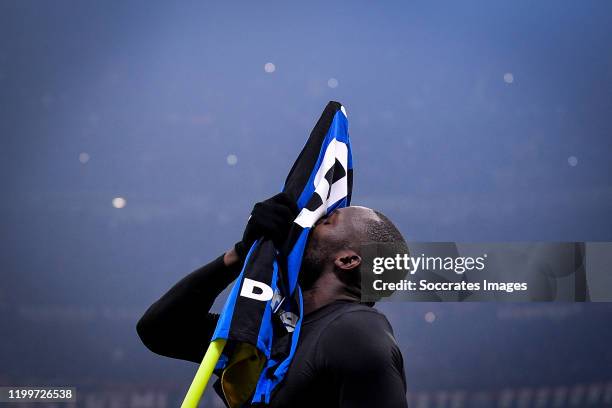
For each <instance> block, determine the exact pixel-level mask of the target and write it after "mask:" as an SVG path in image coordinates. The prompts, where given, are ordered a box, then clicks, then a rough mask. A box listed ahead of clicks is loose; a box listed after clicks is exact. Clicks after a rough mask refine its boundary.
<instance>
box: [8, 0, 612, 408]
mask: <svg viewBox="0 0 612 408" xmlns="http://www.w3.org/2000/svg"><path fill="white" fill-rule="evenodd" d="M611 21H612V3H609V2H597V1H585V2H572V1H539V2H527V1H518V2H508V1H504V2H501V1H500V2H444V3H438V2H436V3H434V2H397V3H394V2H384V3H383V2H381V3H373V2H305V3H291V4H290V3H287V2H275V1H265V2H243V3H242V2H241V3H221V2H204V1H182V2H142V1H128V2H119V1H111V2H101V1H100V2H92V1H66V0H58V1H53V2H44V1H30V0H26V1H16V0H15V1H14V0H3V1H1V2H0V135H1V142H0V143H1V148H0V180H2V200H0V208H1V212H0V240H1V242H2V248H1V249H0V278H1V282H2V283H1V284H0V385H71V386H76V387H77V389H78V395H79V403H78V406H79V407H86V408H93V407H95V408H104V407H173V406H176V405H177V401H180V400H181V398H182V396H183V394H184V391H185V390H186V388H187V386H188V384H189V382H190V381H191V378H192V376H193V374H194V372H195V369H196V366H195V365H193V364H191V363H188V362H181V361H177V360H171V359H165V358H161V357H158V356H156V355H154V354H152V353H150V352H149V351H148V350H146V349H145V348H144V346H142V344H140V342H139V340H138V338H137V336H136V332H135V322H136V320H137V319H138V318H139V316H140V315H141V314H142V312H143V311H144V310H145V309H146V307H147V306H148V305H149V304H150V303H151V302H152V301H154V300H155V299H157V297H158V296H160V295H161V294H162V293H163V292H164V291H165V290H166V289H167V288H168V287H169V286H170V285H172V284H173V283H174V282H176V281H177V280H178V279H180V278H181V277H182V276H184V275H185V274H186V273H188V272H190V271H191V270H193V269H195V268H197V267H198V266H200V265H202V264H203V263H205V262H207V261H208V260H210V259H212V258H213V257H216V256H217V255H219V254H220V253H221V252H222V251H224V250H225V249H227V248H228V247H229V246H230V245H232V244H233V243H234V242H235V241H236V240H238V239H239V238H240V236H241V233H242V228H243V226H244V223H245V221H246V218H247V217H248V212H249V210H250V208H251V206H252V204H253V203H254V202H256V201H258V200H261V199H263V198H266V197H267V196H269V195H272V194H274V193H275V192H276V191H277V190H278V189H279V188H280V187H281V185H282V182H283V177H284V175H285V173H286V171H287V170H288V168H289V166H290V165H291V163H292V161H293V160H294V158H295V156H296V154H297V152H298V151H299V149H300V148H301V146H302V144H303V143H304V141H305V140H306V136H307V135H308V133H309V131H310V129H311V128H312V126H313V125H314V123H315V121H316V119H317V118H318V115H319V114H320V112H321V110H322V109H323V107H324V106H325V104H326V103H327V101H328V100H338V101H341V102H342V103H343V104H344V105H345V106H346V107H347V109H348V115H349V122H350V133H351V138H352V142H353V149H354V159H355V190H354V198H353V203H354V204H360V205H366V206H370V207H373V208H377V209H380V210H382V211H383V212H384V213H386V214H387V215H388V216H389V217H390V218H391V219H393V220H394V221H395V222H396V224H397V225H398V226H399V228H400V230H401V231H402V232H403V233H404V235H405V236H406V237H407V238H408V239H410V240H414V241H417V240H418V241H452V240H454V241H530V240H531V241H579V240H587V241H598V240H603V241H612V217H611V216H610V208H612V183H611V182H612V171H610V170H611V164H610V163H611V152H612V149H611V148H612V138H611V137H610V136H611V134H612V117H611V115H610V112H612V93H611V89H612V53H611V52H610V50H611V49H610V40H611V39H612V24H611ZM380 309H381V310H383V311H384V312H385V313H386V314H387V315H388V317H389V319H390V320H391V323H392V324H393V326H394V328H395V331H396V335H397V338H398V341H399V343H400V345H401V348H402V350H403V353H404V358H405V364H406V372H407V377H408V384H409V394H410V401H411V404H412V405H411V406H412V407H421V408H426V407H457V408H460V407H493V406H499V407H508V408H510V407H566V406H571V407H599V406H607V405H609V406H612V370H611V367H612V350H611V349H610V347H609V345H610V342H611V341H612V325H611V324H610V323H612V317H611V316H612V315H611V312H612V307H611V306H610V305H608V304H570V303H562V304H474V303H472V304H428V303H410V304H395V303H394V304H381V305H380ZM207 398H211V402H210V403H209V404H208V405H206V406H220V405H219V404H220V403H219V401H218V400H216V397H214V396H213V395H212V393H209V394H208V395H207ZM24 406H25V405H24ZM36 406H43V405H36ZM47 406H53V405H47Z"/></svg>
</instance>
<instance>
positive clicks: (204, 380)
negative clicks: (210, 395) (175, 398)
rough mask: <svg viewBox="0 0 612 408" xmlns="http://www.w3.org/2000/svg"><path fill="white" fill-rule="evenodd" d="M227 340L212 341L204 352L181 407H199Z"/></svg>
mask: <svg viewBox="0 0 612 408" xmlns="http://www.w3.org/2000/svg"><path fill="white" fill-rule="evenodd" d="M225 342H226V340H225V339H217V340H215V341H212V342H211V343H210V345H209V346H208V350H206V354H204V358H203V359H202V363H201V364H200V367H198V371H197V372H196V375H195V377H193V381H192V382H191V385H190V386H189V390H188V391H187V395H185V399H184V400H183V403H182V404H181V408H197V406H198V403H199V402H200V398H202V394H203V393H204V390H205V389H206V384H208V380H209V379H210V376H211V375H212V372H213V370H214V369H215V366H216V365H217V361H219V357H221V352H222V351H223V348H224V347H225Z"/></svg>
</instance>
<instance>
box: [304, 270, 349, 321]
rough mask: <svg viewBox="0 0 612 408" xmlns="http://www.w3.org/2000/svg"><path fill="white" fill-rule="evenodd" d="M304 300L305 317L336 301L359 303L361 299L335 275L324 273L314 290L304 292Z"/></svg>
mask: <svg viewBox="0 0 612 408" xmlns="http://www.w3.org/2000/svg"><path fill="white" fill-rule="evenodd" d="M302 300H303V307H304V315H307V314H308V313H312V312H314V311H315V310H317V309H320V308H322V307H323V306H325V305H328V304H330V303H331V302H334V301H336V300H352V301H355V302H359V297H357V296H355V294H354V291H351V290H350V289H349V288H347V287H346V285H345V284H344V283H343V282H341V281H340V280H339V279H338V278H337V277H336V275H335V274H333V273H323V274H322V275H321V276H320V277H319V279H317V281H316V282H315V284H314V285H313V287H312V288H310V289H308V290H306V291H304V293H303V294H302Z"/></svg>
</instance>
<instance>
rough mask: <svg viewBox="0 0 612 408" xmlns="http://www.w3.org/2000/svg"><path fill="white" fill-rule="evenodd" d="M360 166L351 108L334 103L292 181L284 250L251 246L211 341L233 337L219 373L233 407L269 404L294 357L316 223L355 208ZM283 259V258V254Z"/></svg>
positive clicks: (288, 190) (288, 184)
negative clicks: (293, 207)
mask: <svg viewBox="0 0 612 408" xmlns="http://www.w3.org/2000/svg"><path fill="white" fill-rule="evenodd" d="M352 185H353V163H352V156H351V144H350V140H349V134H348V120H347V116H346V110H345V109H344V107H343V106H342V105H341V104H340V103H338V102H333V101H332V102H329V103H328V104H327V106H326V108H325V110H324V111H323V113H322V114H321V117H320V118H319V120H318V121H317V123H316V125H315V127H314V129H313V130H312V132H311V134H310V137H309V138H308V140H307V142H306V144H305V146H304V148H303V149H302V151H301V153H300V154H299V156H298V158H297V159H296V161H295V163H294V165H293V167H292V168H291V170H290V171H289V174H288V176H287V178H286V180H285V184H284V187H283V191H284V192H286V193H287V194H288V195H289V196H290V197H291V198H292V199H294V200H295V202H296V203H297V205H298V210H299V213H298V216H297V217H296V219H295V220H294V223H293V225H292V227H291V230H290V232H289V236H288V238H287V241H286V242H285V244H284V245H283V248H275V247H274V245H273V243H272V241H271V240H267V239H260V240H258V241H257V242H255V243H254V244H253V245H252V247H251V248H250V250H249V252H248V255H247V257H246V260H245V262H244V266H243V269H242V271H241V273H240V275H239V277H238V279H237V280H236V282H235V283H234V286H233V288H232V290H231V292H230V295H229V297H228V299H227V301H226V303H225V306H224V308H223V311H222V313H221V316H220V317H219V321H218V323H217V327H216V329H215V332H214V334H213V337H212V340H211V341H215V340H218V339H225V340H227V345H226V346H225V348H224V350H223V353H222V355H221V358H220V359H219V361H218V363H217V365H216V367H215V373H216V374H217V375H218V376H219V381H217V384H216V385H215V388H217V391H218V392H220V393H222V395H223V396H224V397H225V400H226V403H227V404H228V405H229V406H230V407H232V408H233V407H240V406H249V405H255V406H257V405H266V404H268V403H269V402H270V396H271V394H272V392H273V391H274V390H275V388H276V387H277V386H278V385H279V384H280V383H281V382H282V380H283V378H284V377H285V374H286V373H287V370H288V368H289V364H290V363H291V359H292V358H293V355H294V353H295V350H296V347H297V344H298V339H299V335H300V328H301V324H302V319H303V310H302V292H301V289H300V287H299V284H298V275H299V272H300V267H301V264H302V256H303V254H304V250H305V247H306V242H307V240H308V234H309V232H310V229H311V228H312V227H313V225H314V224H315V222H316V221H317V220H319V219H320V218H321V217H323V216H324V215H326V214H329V213H331V212H332V211H334V210H335V209H337V208H340V207H346V206H348V205H350V201H351V191H352ZM281 255H282V256H281Z"/></svg>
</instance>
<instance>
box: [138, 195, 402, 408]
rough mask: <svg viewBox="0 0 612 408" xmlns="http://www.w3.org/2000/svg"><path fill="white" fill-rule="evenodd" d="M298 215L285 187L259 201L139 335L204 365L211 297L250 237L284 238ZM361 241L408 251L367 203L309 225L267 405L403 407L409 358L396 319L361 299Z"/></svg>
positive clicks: (154, 309) (233, 270)
mask: <svg viewBox="0 0 612 408" xmlns="http://www.w3.org/2000/svg"><path fill="white" fill-rule="evenodd" d="M296 215H297V207H296V205H295V203H293V202H292V201H291V199H290V198H289V197H288V196H287V195H286V194H283V193H281V194H278V195H276V196H274V197H272V198H270V199H268V200H266V201H263V202H260V203H258V204H256V205H255V207H254V208H253V211H252V213H251V218H250V219H249V221H248V224H247V227H246V229H245V232H244V235H243V240H242V241H240V242H238V243H237V244H236V245H235V246H234V248H232V249H230V250H228V251H227V252H226V253H225V254H223V255H222V256H220V257H218V258H217V259H216V260H214V261H212V262H211V263H209V264H207V265H205V266H203V267H201V268H199V269H197V270H195V271H194V272H192V273H191V274H189V275H187V276H186V277H185V278H183V279H182V280H180V281H179V282H178V283H177V284H176V285H174V286H173V287H172V288H171V289H170V290H169V291H168V292H167V293H166V294H164V295H163V296H162V297H161V298H160V299H159V300H158V301H157V302H155V303H154V304H153V305H151V306H150V307H149V309H148V310H147V311H146V313H145V314H144V315H143V316H142V318H141V319H140V321H139V322H138V325H137V331H138V334H139V336H140V338H141V339H142V341H143V343H144V344H145V345H146V346H147V347H148V348H149V349H150V350H151V351H153V352H155V353H158V354H161V355H164V356H168V357H173V358H178V359H184V360H189V361H193V362H196V363H200V362H201V361H202V358H203V356H204V353H205V351H206V349H207V346H208V342H209V341H210V339H211V336H212V334H213V331H214V329H215V326H216V322H217V319H218V315H216V314H212V313H209V312H208V311H209V310H210V308H211V306H212V304H213V302H214V300H215V298H216V297H217V296H218V295H219V293H221V291H223V289H225V288H226V287H227V286H228V285H229V284H230V283H231V282H232V281H233V280H234V279H236V277H237V276H238V275H239V273H240V270H241V268H242V265H243V262H244V258H245V256H246V252H247V251H248V249H249V248H250V246H251V245H252V243H253V242H254V241H255V240H257V239H258V238H260V237H266V238H269V239H272V240H273V241H274V242H275V243H277V244H278V245H281V244H282V242H283V241H284V240H285V238H286V237H287V234H288V232H289V229H290V226H291V223H292V222H293V220H294V219H295V217H296ZM363 243H389V244H391V245H393V246H394V248H400V249H404V250H405V251H406V252H408V248H407V245H406V242H405V240H404V238H403V237H402V235H401V234H400V232H399V231H398V230H397V228H396V227H395V226H394V225H393V223H391V221H389V219H388V218H387V217H385V216H384V215H383V214H381V213H380V212H377V211H374V210H371V209H369V208H365V207H356V206H354V207H346V208H340V209H337V210H335V211H334V212H332V213H331V214H330V215H329V216H327V217H324V218H322V219H320V220H319V221H318V222H317V223H316V224H315V226H314V227H313V229H312V230H311V231H310V235H309V239H308V243H307V246H306V249H305V251H304V257H303V261H302V268H301V270H300V275H299V283H300V286H301V288H302V291H303V307H304V321H303V323H302V328H301V333H300V338H299V343H298V346H297V350H296V352H295V355H294V357H293V360H292V362H291V365H290V367H289V370H288V372H287V375H286V377H285V378H284V380H283V382H282V383H281V384H280V385H279V386H278V387H277V388H276V389H275V390H274V392H273V394H272V398H271V401H270V405H269V406H270V407H291V408H299V407H309V408H312V407H317V408H324V407H330V408H331V407H334V408H335V407H343V408H345V407H346V408H348V407H351V408H359V407H364V408H365V407H367V408H374V407H380V408H396V407H397V408H400V407H407V400H406V378H405V373H404V364H403V358H402V354H401V351H400V349H399V347H398V345H397V343H396V341H395V338H394V336H393V330H392V328H391V325H390V324H389V322H388V321H387V319H386V318H385V316H384V315H383V314H382V313H381V312H379V311H378V310H376V309H374V308H373V307H372V303H368V304H364V303H361V302H360V299H361V280H360V278H361V275H360V268H361V267H362V266H363V264H364V263H366V262H364V261H365V259H364V258H363V257H364V256H365V254H364V253H362V252H363V251H361V248H362V244H363ZM215 388H216V390H217V392H218V393H219V395H220V396H221V398H222V399H223V393H222V392H221V391H220V387H218V386H217V387H215Z"/></svg>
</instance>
